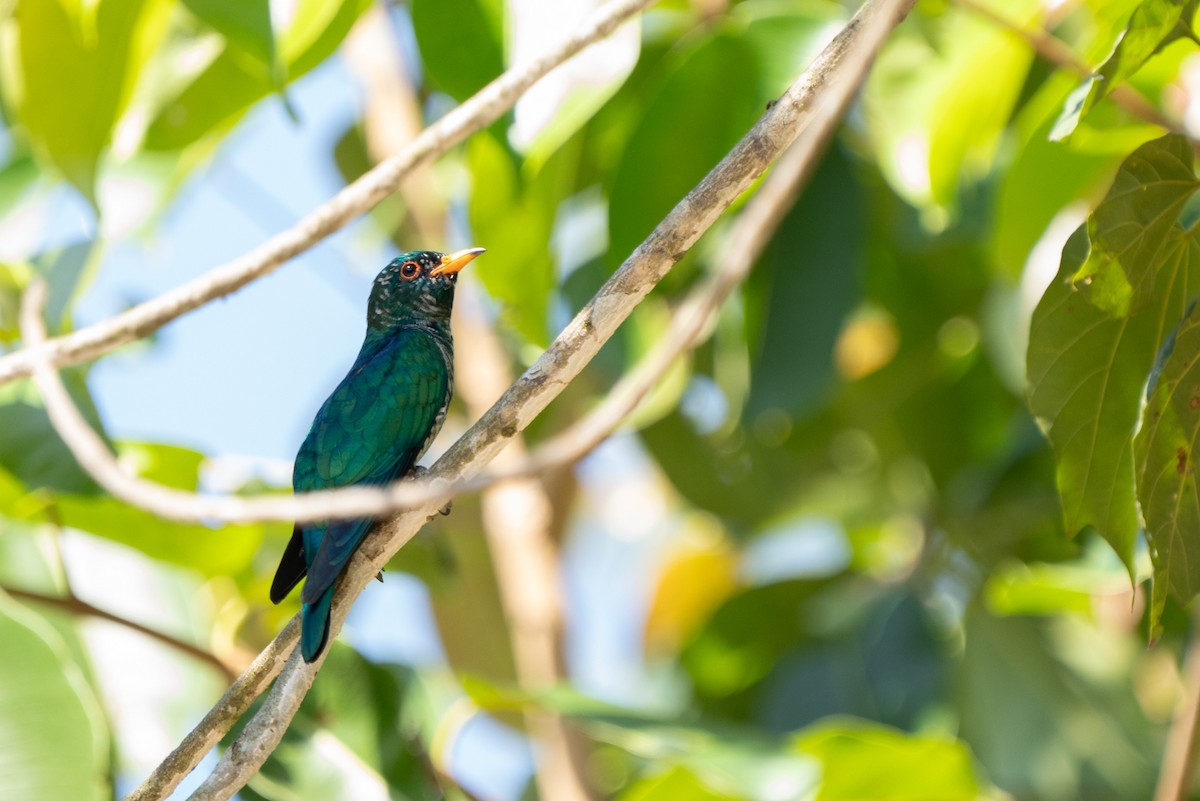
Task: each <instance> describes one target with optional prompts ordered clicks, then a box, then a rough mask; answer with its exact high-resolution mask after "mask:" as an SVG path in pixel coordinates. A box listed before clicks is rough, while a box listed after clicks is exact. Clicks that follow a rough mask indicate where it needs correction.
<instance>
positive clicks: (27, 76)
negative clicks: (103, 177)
mask: <svg viewBox="0 0 1200 801" xmlns="http://www.w3.org/2000/svg"><path fill="white" fill-rule="evenodd" d="M90 5H91V4H89V3H84V2H82V0H73V1H72V0H58V1H56V2H36V3H18V4H16V12H15V14H16V31H17V50H18V51H19V56H18V60H17V64H18V65H19V74H17V75H14V76H11V78H10V80H11V84H10V87H11V88H10V91H11V92H12V93H13V94H14V95H15V97H12V98H11V103H12V107H13V109H14V111H15V113H16V117H17V119H18V120H19V121H20V122H21V124H22V125H23V126H24V129H25V131H26V133H27V134H28V135H29V137H30V139H31V140H32V141H33V143H34V145H35V152H36V153H37V154H38V155H39V157H40V158H42V159H45V160H48V161H49V162H50V163H52V164H53V165H54V166H55V167H56V168H57V169H58V171H59V172H60V173H62V175H63V176H64V177H65V178H66V179H67V180H68V181H70V182H71V183H72V184H74V185H75V187H76V188H77V189H79V191H80V192H82V193H83V195H84V196H85V197H86V198H88V200H89V201H91V202H92V203H93V204H95V182H96V174H97V170H98V162H99V160H100V157H101V154H102V153H103V152H104V150H105V148H107V147H108V144H109V141H110V140H111V138H112V134H113V129H114V128H115V127H116V124H117V121H118V120H119V119H120V117H121V114H122V112H123V111H124V110H125V107H126V105H127V103H128V102H129V98H130V95H131V93H132V91H133V86H134V84H135V83H136V81H137V78H138V74H139V72H140V70H141V68H142V67H143V66H144V65H145V63H146V60H147V59H148V58H149V57H150V54H151V53H152V52H153V51H154V49H155V48H156V47H157V45H158V42H159V41H160V40H161V38H162V36H163V34H164V33H165V31H166V25H167V20H168V17H169V12H170V8H171V4H170V3H169V2H166V0H104V1H103V2H100V3H96V4H95V8H94V10H93V11H92V13H89V6H90Z"/></svg>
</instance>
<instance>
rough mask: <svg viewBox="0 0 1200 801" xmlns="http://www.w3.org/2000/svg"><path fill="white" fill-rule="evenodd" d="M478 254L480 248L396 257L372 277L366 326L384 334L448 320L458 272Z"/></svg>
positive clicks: (415, 252) (429, 251)
mask: <svg viewBox="0 0 1200 801" xmlns="http://www.w3.org/2000/svg"><path fill="white" fill-rule="evenodd" d="M480 253H483V248H467V249H465V250H460V251H457V252H455V253H438V252H436V251H432V250H413V251H410V252H408V253H402V254H401V255H400V256H397V257H396V258H395V259H393V260H392V261H391V262H390V263H389V264H388V266H387V267H384V268H383V270H382V271H380V273H379V275H377V276H376V277H375V284H374V286H372V287H371V300H370V303H369V304H368V305H367V326H368V327H370V328H373V329H376V330H386V329H389V328H394V327H396V326H398V325H406V324H411V323H421V322H423V323H438V322H444V321H447V320H449V319H450V310H451V308H452V307H453V306H454V284H455V283H456V282H457V280H458V271H459V270H461V269H462V268H463V267H466V266H467V265H468V264H469V263H470V262H471V261H472V260H473V259H474V258H475V257H476V256H478V255H479V254H480Z"/></svg>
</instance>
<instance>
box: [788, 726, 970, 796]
mask: <svg viewBox="0 0 1200 801" xmlns="http://www.w3.org/2000/svg"><path fill="white" fill-rule="evenodd" d="M795 747H796V749H797V750H798V751H800V752H801V753H805V754H810V755H812V756H814V757H816V758H817V759H819V760H820V761H821V764H822V766H823V767H824V768H825V771H824V775H823V778H822V781H821V789H820V790H819V791H818V792H817V795H816V799H815V801H860V799H865V798H870V799H872V800H873V801H932V800H933V799H937V801H956V800H957V801H975V799H977V798H979V796H980V792H981V788H980V786H979V780H978V779H977V778H976V776H975V769H974V765H973V764H972V761H971V753H970V751H968V750H967V748H966V747H965V746H964V745H963V744H962V743H959V742H955V741H954V740H949V739H942V738H938V737H927V736H926V737H922V736H917V735H912V734H905V733H903V732H899V731H895V730H893V729H888V728H885V727H883V726H878V725H874V724H871V723H867V722H865V721H854V720H831V721H827V722H824V723H822V724H820V725H818V726H814V727H811V728H809V729H806V730H805V731H804V732H803V733H802V734H800V735H799V736H797V738H796V740H795Z"/></svg>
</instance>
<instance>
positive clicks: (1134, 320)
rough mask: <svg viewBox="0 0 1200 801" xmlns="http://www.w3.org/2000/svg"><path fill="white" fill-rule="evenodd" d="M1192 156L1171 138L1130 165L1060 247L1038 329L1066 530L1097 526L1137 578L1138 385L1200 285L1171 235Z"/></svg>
mask: <svg viewBox="0 0 1200 801" xmlns="http://www.w3.org/2000/svg"><path fill="white" fill-rule="evenodd" d="M1191 164H1192V159H1191V146H1190V145H1189V144H1188V143H1187V141H1186V140H1184V139H1183V138H1182V137H1179V136H1174V135H1172V136H1167V137H1163V138H1161V139H1158V140H1155V141H1153V142H1150V143H1147V144H1146V145H1143V146H1142V147H1140V148H1138V149H1137V150H1136V151H1135V152H1134V153H1133V154H1132V155H1131V156H1130V157H1129V158H1128V159H1127V160H1126V161H1125V163H1124V164H1123V165H1122V166H1121V169H1120V171H1119V172H1118V174H1117V177H1116V179H1115V180H1114V182H1113V186H1112V188H1111V189H1110V190H1109V193H1108V195H1107V196H1106V197H1105V199H1104V200H1103V201H1102V202H1101V203H1100V205H1099V206H1098V207H1097V208H1096V211H1095V212H1093V213H1092V215H1091V216H1090V217H1089V219H1088V224H1087V228H1086V233H1087V234H1088V236H1086V237H1085V235H1084V229H1083V228H1081V229H1080V230H1079V231H1077V232H1076V233H1075V235H1074V236H1072V238H1071V240H1070V241H1069V242H1068V243H1067V246H1066V247H1065V248H1064V249H1063V257H1062V263H1061V265H1060V267H1059V273H1058V276H1057V277H1056V278H1055V279H1054V281H1053V282H1052V283H1051V284H1050V287H1049V288H1048V289H1047V290H1046V293H1045V294H1044V295H1043V296H1042V300H1041V302H1040V303H1039V304H1038V306H1037V309H1036V310H1035V311H1034V314H1033V322H1032V325H1031V327H1030V335H1029V354H1028V360H1027V364H1028V369H1027V374H1028V382H1029V386H1028V389H1029V405H1030V408H1031V409H1032V411H1033V413H1034V415H1035V416H1036V417H1037V419H1038V423H1039V425H1040V426H1041V428H1042V430H1043V431H1044V432H1045V433H1046V436H1047V437H1048V438H1049V440H1050V444H1051V445H1052V446H1053V448H1054V453H1055V458H1056V460H1057V477H1058V486H1059V491H1060V492H1061V494H1062V500H1063V514H1064V519H1065V522H1066V527H1067V530H1068V532H1070V533H1072V534H1074V533H1075V532H1078V531H1079V530H1080V529H1082V528H1083V527H1085V526H1089V525H1090V526H1093V527H1094V528H1095V529H1096V530H1097V531H1098V532H1099V533H1100V535H1101V536H1102V537H1104V539H1105V540H1107V541H1108V542H1109V543H1110V544H1111V545H1112V546H1113V548H1114V549H1115V550H1116V552H1117V553H1118V555H1120V557H1121V559H1122V561H1123V562H1124V563H1125V565H1126V567H1127V568H1128V569H1129V570H1130V572H1131V575H1132V570H1133V555H1134V544H1135V541H1136V535H1137V530H1138V515H1137V510H1136V507H1135V502H1134V466H1133V446H1132V439H1133V432H1134V427H1135V426H1136V424H1137V420H1138V412H1139V408H1140V405H1141V394H1142V387H1143V386H1144V385H1145V382H1146V378H1147V376H1148V375H1149V374H1150V371H1151V368H1152V367H1153V366H1154V360H1155V354H1156V353H1157V352H1158V348H1159V345H1160V344H1161V343H1162V342H1163V340H1164V338H1165V337H1166V335H1167V332H1168V331H1169V330H1170V329H1171V328H1172V327H1174V326H1175V324H1176V323H1177V321H1178V320H1179V319H1180V318H1181V317H1182V316H1183V313H1184V311H1185V310H1186V308H1187V304H1188V303H1189V301H1190V299H1191V297H1192V296H1193V295H1194V293H1195V292H1196V290H1197V287H1198V286H1200V283H1198V281H1200V275H1197V274H1196V272H1195V271H1196V270H1197V269H1200V264H1196V263H1193V260H1192V257H1191V247H1190V246H1189V245H1188V243H1187V241H1186V240H1185V239H1184V238H1183V237H1181V236H1180V235H1178V233H1177V232H1176V233H1172V227H1173V226H1174V227H1176V231H1177V225H1178V224H1177V222H1176V217H1177V215H1178V213H1179V211H1180V209H1181V208H1182V206H1183V204H1184V203H1185V202H1186V200H1187V198H1188V197H1189V196H1190V194H1191V193H1192V192H1193V191H1194V190H1195V188H1196V181H1195V178H1194V177H1193V175H1192V169H1191ZM1168 234H1171V235H1169V236H1168ZM1089 239H1091V250H1090V252H1089V249H1088V240H1089Z"/></svg>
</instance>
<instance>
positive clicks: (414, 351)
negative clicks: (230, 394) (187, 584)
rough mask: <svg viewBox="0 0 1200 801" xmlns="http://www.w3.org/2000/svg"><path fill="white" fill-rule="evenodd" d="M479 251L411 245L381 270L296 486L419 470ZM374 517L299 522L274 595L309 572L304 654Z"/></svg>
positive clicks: (317, 645) (324, 624)
mask: <svg viewBox="0 0 1200 801" xmlns="http://www.w3.org/2000/svg"><path fill="white" fill-rule="evenodd" d="M482 252H483V251H482V250H481V249H478V248H475V249H471V250H464V251H459V252H458V253H454V254H449V255H446V256H443V255H442V254H441V253H434V252H432V251H415V252H412V253H405V254H404V255H402V256H400V257H399V258H397V259H395V260H394V261H392V262H391V263H390V264H389V265H388V266H387V267H385V268H384V269H383V271H382V272H381V273H380V274H379V276H378V277H377V278H376V279H375V284H374V286H373V287H372V289H371V300H370V304H369V306H368V310H367V335H366V338H365V340H364V341H363V345H362V349H361V350H360V351H359V353H358V358H357V359H355V361H354V365H353V366H352V367H351V368H350V372H349V373H348V374H347V375H346V377H345V378H343V379H342V382H341V383H340V384H338V386H337V389H335V390H334V391H333V394H332V395H330V396H329V398H328V399H327V400H326V401H325V403H324V405H322V406H321V409H320V411H318V412H317V416H316V418H315V419H314V420H313V423H312V427H311V428H310V429H309V432H308V436H307V437H306V438H305V440H304V444H303V445H301V446H300V452H299V453H298V454H297V456H296V464H295V468H294V469H293V472H292V486H293V488H294V489H295V490H296V492H308V491H311V490H318V489H328V488H331V487H346V486H351V485H375V486H383V485H386V484H389V483H391V482H392V481H395V480H396V479H399V478H402V477H403V476H405V475H406V474H408V473H409V472H410V471H411V470H412V468H413V466H414V465H415V464H416V462H417V459H419V458H420V456H421V454H422V453H423V452H424V451H425V448H426V447H428V445H429V443H430V441H431V440H432V439H433V437H434V436H435V435H436V434H437V432H438V430H439V429H440V428H441V425H442V419H443V417H444V416H445V413H446V407H447V406H448V405H449V403H450V392H451V385H452V383H453V380H454V360H453V353H454V349H453V341H452V339H451V336H450V310H451V308H452V306H453V303H454V284H455V279H456V275H457V272H458V270H459V269H461V268H462V267H463V266H464V265H465V264H467V263H468V262H469V261H471V260H472V259H474V258H475V257H476V256H477V255H479V254H480V253H482ZM371 522H372V521H371V520H369V519H358V520H346V521H334V522H332V523H306V524H298V525H297V526H296V528H295V530H294V532H293V533H292V539H291V541H290V542H289V543H288V546H287V549H286V550H285V551H284V554H283V559H282V560H281V561H280V563H279V569H278V570H277V571H276V573H275V580H274V582H272V584H271V600H272V601H274V602H275V603H279V602H280V601H281V600H283V598H284V597H285V596H286V595H287V594H288V593H289V592H290V591H291V589H292V588H293V587H295V586H296V584H297V583H299V581H300V579H302V578H303V577H304V576H305V574H306V573H307V575H308V580H307V581H306V582H305V584H304V590H303V593H302V594H301V600H302V601H303V603H304V607H303V611H302V625H301V634H300V647H301V653H302V654H303V656H304V659H305V661H308V662H311V661H313V660H314V659H316V657H317V656H318V655H319V654H320V653H321V651H322V649H323V648H324V647H325V641H326V639H327V638H328V633H329V604H330V601H331V599H332V597H333V587H334V583H335V581H336V580H337V577H338V576H339V575H340V574H341V572H342V570H343V569H344V568H345V566H346V564H347V563H348V562H349V561H350V557H351V555H352V554H353V553H354V551H355V549H356V548H358V546H359V544H360V543H361V542H362V541H363V538H364V537H366V535H367V531H368V530H370V528H371Z"/></svg>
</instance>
